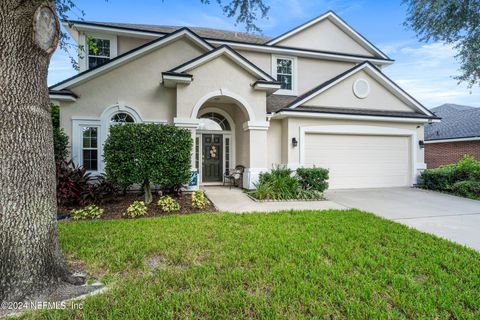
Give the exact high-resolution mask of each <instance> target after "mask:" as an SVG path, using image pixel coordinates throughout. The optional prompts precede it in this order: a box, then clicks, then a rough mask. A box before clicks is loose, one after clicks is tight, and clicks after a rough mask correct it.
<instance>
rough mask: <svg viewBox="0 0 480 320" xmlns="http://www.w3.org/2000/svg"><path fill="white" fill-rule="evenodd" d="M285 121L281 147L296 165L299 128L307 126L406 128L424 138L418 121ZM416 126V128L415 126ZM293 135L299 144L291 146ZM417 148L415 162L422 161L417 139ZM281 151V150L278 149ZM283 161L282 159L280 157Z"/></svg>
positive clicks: (290, 162) (298, 160) (298, 158)
mask: <svg viewBox="0 0 480 320" xmlns="http://www.w3.org/2000/svg"><path fill="white" fill-rule="evenodd" d="M283 121H284V123H285V122H286V123H287V125H286V126H285V124H284V128H285V127H286V134H287V138H286V139H285V137H284V138H282V148H284V149H286V150H287V151H286V156H287V162H286V163H288V164H292V165H298V164H299V163H300V147H299V146H300V144H301V143H303V141H300V128H301V127H307V126H331V125H345V126H376V127H387V128H398V129H407V130H410V131H416V133H417V139H418V140H423V139H424V129H423V125H422V124H419V123H402V122H386V121H384V122H382V121H358V120H338V119H311V118H288V119H284V120H283ZM417 127H418V128H417ZM293 137H295V138H297V140H298V141H299V146H297V147H293V146H292V144H291V141H292V138H293ZM414 144H415V147H416V148H417V159H416V161H417V163H424V149H420V147H419V146H418V141H415V142H414ZM280 152H281V151H280ZM282 161H284V159H282Z"/></svg>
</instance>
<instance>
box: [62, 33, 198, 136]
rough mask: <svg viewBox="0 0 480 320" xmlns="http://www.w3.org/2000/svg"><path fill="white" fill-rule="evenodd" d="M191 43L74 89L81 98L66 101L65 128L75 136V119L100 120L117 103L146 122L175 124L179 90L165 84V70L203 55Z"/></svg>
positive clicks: (168, 48)
mask: <svg viewBox="0 0 480 320" xmlns="http://www.w3.org/2000/svg"><path fill="white" fill-rule="evenodd" d="M203 52H204V51H203V50H202V49H200V48H199V47H197V46H196V45H195V44H193V43H192V42H191V41H190V40H187V39H180V40H177V41H175V42H173V43H170V44H169V45H167V46H165V47H162V48H159V49H158V50H156V51H153V52H151V53H149V54H147V55H145V56H143V57H141V58H139V59H137V60H134V61H131V62H129V63H127V64H124V65H122V66H120V67H118V68H116V69H113V70H110V71H108V72H107V73H105V74H102V75H100V76H98V77H97V78H95V79H91V80H89V81H87V82H85V83H82V84H79V85H77V86H73V87H71V88H70V89H71V90H72V91H73V92H75V93H76V94H77V95H78V96H79V99H77V101H76V102H74V103H68V102H63V103H62V105H61V106H62V108H61V112H60V115H61V126H62V127H63V128H64V129H65V132H66V133H67V134H68V135H69V136H71V134H72V128H71V123H72V122H71V120H72V117H82V118H98V117H100V115H101V114H102V112H103V111H104V110H105V109H106V108H108V107H110V106H112V105H115V104H122V105H127V106H129V107H132V108H134V109H135V110H136V111H137V112H138V113H139V114H140V116H141V117H142V120H144V121H158V120H166V121H168V122H170V123H171V122H172V121H173V117H174V116H175V102H176V93H175V89H172V88H164V87H163V86H162V85H161V80H162V71H165V70H169V69H171V68H173V67H175V66H177V65H179V64H181V63H183V62H186V61H188V60H190V59H193V58H194V57H196V56H198V55H199V54H202V53H203Z"/></svg>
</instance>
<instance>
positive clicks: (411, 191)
mask: <svg viewBox="0 0 480 320" xmlns="http://www.w3.org/2000/svg"><path fill="white" fill-rule="evenodd" d="M326 196H327V199H328V200H330V201H333V202H336V203H338V204H340V205H343V206H345V207H349V208H357V209H360V210H364V211H369V212H372V213H375V214H377V215H379V216H382V217H385V218H388V219H390V220H394V221H397V222H400V223H403V224H405V225H408V226H410V227H413V228H416V229H418V230H421V231H425V232H429V233H432V234H435V235H437V236H440V237H443V238H446V239H449V240H452V241H455V242H457V243H460V244H464V245H467V246H469V247H471V248H474V249H476V250H480V201H476V200H470V199H464V198H460V197H455V196H451V195H447V194H442V193H438V192H433V191H426V190H421V189H415V188H385V189H350V190H329V191H327V193H326Z"/></svg>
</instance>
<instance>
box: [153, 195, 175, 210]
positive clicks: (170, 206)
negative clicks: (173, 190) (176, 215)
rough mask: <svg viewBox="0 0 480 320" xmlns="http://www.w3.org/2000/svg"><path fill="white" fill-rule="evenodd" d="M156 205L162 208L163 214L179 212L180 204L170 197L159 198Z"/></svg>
mask: <svg viewBox="0 0 480 320" xmlns="http://www.w3.org/2000/svg"><path fill="white" fill-rule="evenodd" d="M157 204H158V205H159V206H160V208H162V210H163V211H165V212H171V211H178V210H180V203H178V201H177V200H175V199H173V198H172V197H170V196H163V197H161V198H160V199H159V200H158V202H157Z"/></svg>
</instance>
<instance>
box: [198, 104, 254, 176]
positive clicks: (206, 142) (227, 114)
mask: <svg viewBox="0 0 480 320" xmlns="http://www.w3.org/2000/svg"><path fill="white" fill-rule="evenodd" d="M249 120H250V114H249V112H248V110H247V109H246V108H245V107H244V106H243V105H242V104H241V103H240V102H239V101H238V100H236V99H234V98H232V97H230V96H224V95H222V96H212V97H210V98H208V99H206V100H204V102H203V103H202V104H201V106H200V107H199V108H198V111H197V115H196V121H198V127H197V129H196V134H195V167H196V168H197V170H198V173H199V178H200V182H201V183H202V184H204V185H205V184H207V185H208V184H219V183H222V182H223V177H224V174H225V173H226V172H227V171H228V170H230V169H234V168H235V166H236V165H237V164H239V165H243V166H248V150H242V148H243V147H244V146H247V144H246V143H245V142H246V141H247V134H248V133H247V132H245V131H244V130H243V125H244V123H246V122H248V121H249ZM238 142H240V144H239V143H238ZM237 146H239V147H240V148H239V149H240V154H237Z"/></svg>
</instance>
